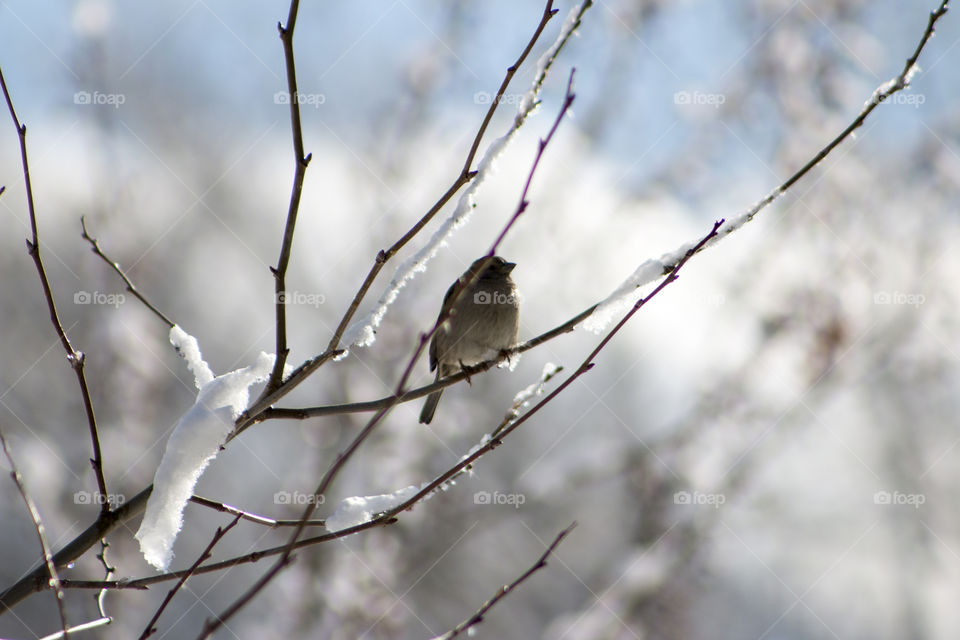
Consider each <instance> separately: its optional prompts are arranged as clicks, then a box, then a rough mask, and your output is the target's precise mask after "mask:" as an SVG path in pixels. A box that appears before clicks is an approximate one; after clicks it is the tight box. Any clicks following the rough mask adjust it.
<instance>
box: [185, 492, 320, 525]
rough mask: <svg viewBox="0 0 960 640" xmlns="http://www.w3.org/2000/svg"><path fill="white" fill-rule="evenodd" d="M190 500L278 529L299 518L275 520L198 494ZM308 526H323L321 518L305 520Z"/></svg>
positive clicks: (293, 522) (292, 523)
mask: <svg viewBox="0 0 960 640" xmlns="http://www.w3.org/2000/svg"><path fill="white" fill-rule="evenodd" d="M190 502H193V503H194V504H198V505H201V506H204V507H207V508H209V509H213V510H214V511H219V512H221V513H229V514H230V515H233V516H238V517H239V518H241V519H242V520H247V521H248V522H254V523H256V524H262V525H264V526H267V527H270V528H272V529H279V528H280V527H295V526H297V525H298V524H300V520H299V519H297V520H275V519H274V518H267V517H266V516H261V515H257V514H255V513H251V512H249V511H243V510H242V509H238V508H236V507H232V506H230V505H228V504H224V503H222V502H217V501H216V500H210V499H209V498H202V497H200V496H191V497H190ZM307 526H308V527H322V526H324V521H323V520H310V521H308V522H307Z"/></svg>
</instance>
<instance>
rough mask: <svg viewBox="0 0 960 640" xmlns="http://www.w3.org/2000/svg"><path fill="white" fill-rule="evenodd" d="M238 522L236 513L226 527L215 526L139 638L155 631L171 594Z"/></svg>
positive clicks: (185, 581) (143, 638) (145, 639)
mask: <svg viewBox="0 0 960 640" xmlns="http://www.w3.org/2000/svg"><path fill="white" fill-rule="evenodd" d="M238 522H240V514H237V515H236V517H234V519H233V520H232V521H231V522H230V524H228V525H227V526H226V527H217V531H216V532H215V533H214V534H213V539H211V540H210V543H209V544H208V545H207V546H206V548H205V549H204V550H203V553H201V554H200V556H199V557H198V558H197V560H196V562H194V563H193V564H192V565H190V568H189V569H187V572H186V573H184V574H183V576H181V578H180V580H179V581H177V584H176V585H174V587H173V588H172V589H170V591H169V592H168V593H167V596H166V597H165V598H164V599H163V602H161V603H160V606H159V607H158V608H157V611H156V613H154V614H153V617H152V618H150V622H148V623H147V626H146V627H145V628H144V630H143V633H141V634H140V640H147V638H149V637H150V636H151V635H153V634H154V633H156V632H157V630H156V628H155V627H154V626H153V625H155V624H156V623H157V620H159V619H160V616H161V615H163V611H164V609H166V608H167V605H168V604H170V601H171V600H173V596H175V595H176V594H177V591H179V590H180V589H181V587H183V585H185V584H186V583H187V580H189V579H190V576H192V575H193V574H194V572H195V571H196V570H197V567H199V566H200V565H201V564H203V562H204V560H207V559H208V558H209V557H210V552H211V551H213V548H214V547H215V546H216V545H217V543H218V542H220V540H221V539H222V538H223V536H225V535H227V532H228V531H230V529H233V528H234V527H235V526H237V523H238Z"/></svg>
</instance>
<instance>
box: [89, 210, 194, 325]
mask: <svg viewBox="0 0 960 640" xmlns="http://www.w3.org/2000/svg"><path fill="white" fill-rule="evenodd" d="M80 228H81V229H82V230H83V232H82V233H81V234H80V237H81V238H83V239H84V240H86V241H87V242H89V243H90V250H91V251H93V252H94V253H95V254H97V255H98V256H100V258H101V259H102V260H103V261H104V262H106V263H107V264H108V265H110V268H111V269H113V270H114V271H115V272H116V273H117V275H118V276H120V278H121V279H122V280H123V282H124V284H126V285H127V291H128V292H130V293H132V294H133V295H134V296H135V297H136V298H137V300H139V301H140V302H142V303H143V304H144V306H146V307H147V309H149V310H150V311H152V312H153V314H154V315H155V316H157V317H158V318H160V319H161V320H162V321H163V322H164V324H166V325H167V326H168V327H171V328H172V327H174V326H175V325H176V323H175V322H174V321H173V320H171V319H170V318H168V317H167V316H166V315H165V314H164V313H163V312H161V311H160V310H159V309H157V308H156V307H155V306H153V305H152V304H151V303H150V301H149V300H147V298H146V297H145V296H144V295H143V294H142V293H140V291H139V290H138V289H137V287H136V286H134V284H133V282H132V281H131V280H130V278H129V277H127V274H126V273H124V271H123V269H121V268H120V265H119V264H118V263H117V262H116V261H114V260H112V259H111V258H110V257H109V256H107V254H106V253H104V252H103V249H101V248H100V243H99V242H97V239H96V238H94V237H91V236H90V234H89V233H87V221H86V220H85V219H84V217H83V216H80Z"/></svg>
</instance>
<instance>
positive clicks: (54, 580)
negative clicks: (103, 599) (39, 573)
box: [0, 433, 70, 637]
mask: <svg viewBox="0 0 960 640" xmlns="http://www.w3.org/2000/svg"><path fill="white" fill-rule="evenodd" d="M0 444H2V445H3V453H4V455H5V456H6V457H7V461H8V462H10V477H11V478H13V483H14V484H15V485H17V490H18V491H19V492H20V497H22V498H23V502H24V504H26V505H27V512H28V513H29V514H30V519H31V520H33V530H34V531H36V532H37V538H38V539H39V540H40V551H41V552H42V554H43V563H44V565H45V566H46V567H47V571H49V572H50V580H49V584H48V586H49V587H50V588H51V589H53V595H54V598H56V601H57V611H58V612H59V613H60V625H61V629H62V630H63V636H64V637H67V635H68V634H69V627H70V625H69V623H68V622H67V612H66V609H65V608H64V606H63V588H62V587H61V586H60V576H59V575H58V574H57V567H56V565H55V564H54V562H53V553H52V552H51V551H50V545H48V544H47V534H46V533H45V528H44V526H43V520H42V519H41V518H40V511H39V510H38V509H37V505H36V504H35V503H34V502H33V499H32V498H31V497H30V495H29V494H28V493H27V489H26V487H24V486H23V478H22V477H21V476H20V472H19V471H18V470H17V463H15V462H14V461H13V455H11V453H10V449H9V448H8V447H7V439H6V438H4V437H3V433H0Z"/></svg>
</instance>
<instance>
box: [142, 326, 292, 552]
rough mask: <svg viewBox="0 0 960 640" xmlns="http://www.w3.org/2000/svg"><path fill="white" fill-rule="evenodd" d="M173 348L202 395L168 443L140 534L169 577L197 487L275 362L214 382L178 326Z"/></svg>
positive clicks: (265, 358) (263, 357) (266, 358)
mask: <svg viewBox="0 0 960 640" xmlns="http://www.w3.org/2000/svg"><path fill="white" fill-rule="evenodd" d="M170 342H171V344H173V346H174V347H175V348H176V349H177V351H178V352H179V353H180V355H181V356H183V357H184V359H185V360H186V361H187V366H188V367H189V368H190V370H191V371H193V374H194V376H195V382H196V385H197V388H198V389H199V390H200V391H199V393H198V394H197V399H196V402H195V403H194V404H193V406H192V407H190V409H188V410H187V412H186V413H185V414H183V417H182V418H180V422H179V423H178V424H177V427H176V429H174V431H173V433H172V434H171V435H170V439H169V440H167V448H166V451H165V452H164V454H163V459H162V460H161V461H160V466H159V467H158V468H157V473H156V476H155V477H154V480H153V493H151V494H150V499H149V500H148V501H147V509H146V512H145V513H144V516H143V522H142V523H141V524H140V529H139V531H137V534H136V538H137V540H139V541H140V551H141V552H142V553H143V557H144V558H145V559H146V560H147V562H149V563H150V564H151V565H153V566H154V567H156V568H157V569H160V570H164V571H165V570H166V569H167V567H169V565H170V560H171V558H172V557H173V543H174V541H175V540H176V538H177V534H178V533H179V532H180V529H181V527H182V526H183V510H184V507H186V504H187V501H188V500H189V499H190V496H191V495H193V488H194V486H196V484H197V481H198V480H199V479H200V475H201V474H202V473H203V471H204V469H206V467H207V465H208V464H209V463H210V461H211V460H213V458H214V457H216V455H217V452H218V451H219V450H220V447H221V445H222V444H223V443H224V441H225V440H226V438H227V436H228V435H229V434H230V432H231V430H232V429H233V425H234V420H236V419H237V417H239V416H240V414H241V413H243V411H244V410H245V409H246V408H247V403H248V400H249V389H250V386H251V385H254V384H256V383H258V382H263V381H264V380H266V379H267V377H268V376H269V375H270V371H271V369H272V368H273V362H274V356H272V355H269V354H266V353H263V352H261V353H260V355H259V356H258V357H257V360H256V362H254V363H253V364H252V365H250V366H249V367H247V368H245V369H237V370H236V371H231V372H230V373H225V374H223V375H222V376H217V377H214V376H213V372H212V371H211V370H210V367H209V366H208V365H207V363H206V362H204V361H203V357H202V356H201V354H200V348H199V346H198V345H197V340H196V339H195V338H194V337H193V336H190V335H188V334H187V333H186V332H184V331H183V330H182V329H180V327H177V326H174V327H173V328H172V329H171V330H170Z"/></svg>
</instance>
